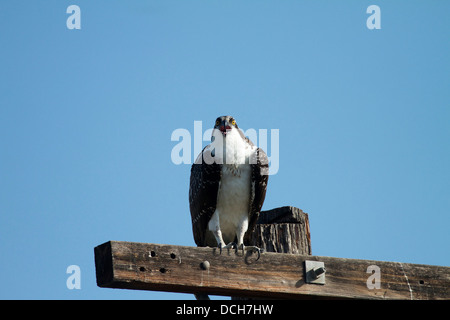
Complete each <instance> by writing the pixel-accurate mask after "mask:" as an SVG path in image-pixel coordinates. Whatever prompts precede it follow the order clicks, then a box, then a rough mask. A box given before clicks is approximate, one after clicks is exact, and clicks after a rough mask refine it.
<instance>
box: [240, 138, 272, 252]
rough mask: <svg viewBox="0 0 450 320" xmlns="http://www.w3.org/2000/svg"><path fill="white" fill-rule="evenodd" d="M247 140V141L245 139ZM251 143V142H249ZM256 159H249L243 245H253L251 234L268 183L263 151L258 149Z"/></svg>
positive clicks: (265, 156)
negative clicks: (249, 199)
mask: <svg viewBox="0 0 450 320" xmlns="http://www.w3.org/2000/svg"><path fill="white" fill-rule="evenodd" d="M247 140H248V139H247ZM250 143H251V142H250ZM255 156H256V159H251V161H250V163H251V166H252V176H251V186H252V190H251V193H250V194H251V195H252V198H253V199H251V201H250V210H249V215H250V216H249V223H248V230H247V232H246V233H245V236H244V243H245V244H247V245H249V244H250V245H253V243H251V242H252V234H253V231H254V229H255V226H256V222H257V221H258V218H259V213H260V212H261V208H262V206H263V203H264V199H265V198H266V190H267V182H268V181H269V159H268V158H267V155H266V153H265V152H264V150H262V149H260V148H258V149H257V150H256V153H255Z"/></svg>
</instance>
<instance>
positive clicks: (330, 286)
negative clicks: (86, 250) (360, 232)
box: [94, 241, 450, 300]
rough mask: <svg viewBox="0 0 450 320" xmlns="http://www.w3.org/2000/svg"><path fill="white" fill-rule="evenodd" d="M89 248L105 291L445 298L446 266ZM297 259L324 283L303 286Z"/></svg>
mask: <svg viewBox="0 0 450 320" xmlns="http://www.w3.org/2000/svg"><path fill="white" fill-rule="evenodd" d="M94 251H95V266H96V275H97V284H98V286H100V287H107V288H122V289H137V290H156V291H169V292H184V293H207V294H214V295H225V296H241V297H261V298H285V299H312V298H325V299H327V298H328V299H331V298H332V299H336V298H337V299H423V300H428V299H450V267H443V266H430V265H419V264H410V263H399V262H384V261H372V260H357V259H343V258H332V257H320V256H306V255H297V254H281V253H269V252H267V253H263V254H262V255H261V257H260V259H259V260H256V258H257V256H256V254H251V253H250V252H248V253H247V254H246V255H245V256H242V253H238V254H236V253H235V252H234V251H233V250H232V251H227V250H224V251H223V252H222V254H219V251H218V250H217V249H216V248H197V247H186V246H174V245H162V244H151V243H134V242H119V241H109V242H106V243H104V244H102V245H99V246H98V247H96V248H95V250H94ZM305 260H308V261H321V262H323V263H324V265H325V269H326V272H325V275H324V277H325V284H323V285H321V284H314V283H306V273H305ZM321 277H323V275H322V276H321ZM378 287H379V288H378Z"/></svg>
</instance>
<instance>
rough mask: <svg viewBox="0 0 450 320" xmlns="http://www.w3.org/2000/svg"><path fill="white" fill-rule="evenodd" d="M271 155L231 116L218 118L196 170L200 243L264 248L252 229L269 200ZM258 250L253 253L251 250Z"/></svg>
mask: <svg viewBox="0 0 450 320" xmlns="http://www.w3.org/2000/svg"><path fill="white" fill-rule="evenodd" d="M268 164H269V163H268V158H267V155H266V153H265V152H264V151H263V150H262V149H260V148H257V147H256V146H255V145H254V144H253V143H252V142H251V141H250V139H248V138H246V137H245V136H244V134H243V133H242V131H241V130H240V129H239V127H238V126H237V124H236V121H235V119H234V118H233V117H231V116H222V117H219V118H217V119H216V122H215V126H214V129H213V131H212V136H211V144H209V145H207V146H206V147H205V148H204V149H203V150H202V152H201V153H200V154H199V156H198V157H197V159H196V161H195V163H194V164H193V165H192V168H191V178H190V185H189V208H190V211H191V218H192V231H193V234H194V240H195V243H196V244H197V246H199V247H205V246H209V247H218V248H219V249H220V252H222V249H223V248H227V249H228V248H233V247H235V249H236V252H237V250H242V251H243V252H244V250H247V249H252V250H255V251H257V252H258V258H259V256H260V250H259V249H258V248H256V247H254V246H250V247H247V248H246V247H245V246H244V243H246V244H249V243H251V236H252V235H251V233H252V231H253V229H254V227H255V225H256V221H257V220H258V216H259V212H260V211H261V207H262V205H263V202H264V198H265V196H266V189H267V181H268V178H269V176H268V171H269V166H268ZM252 252H253V251H252Z"/></svg>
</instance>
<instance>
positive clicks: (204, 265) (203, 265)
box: [200, 261, 210, 270]
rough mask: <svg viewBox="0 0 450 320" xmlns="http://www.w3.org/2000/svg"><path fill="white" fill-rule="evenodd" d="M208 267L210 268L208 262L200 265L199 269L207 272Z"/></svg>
mask: <svg viewBox="0 0 450 320" xmlns="http://www.w3.org/2000/svg"><path fill="white" fill-rule="evenodd" d="M209 266H210V264H209V261H203V262H202V263H200V268H201V269H202V270H208V269H209Z"/></svg>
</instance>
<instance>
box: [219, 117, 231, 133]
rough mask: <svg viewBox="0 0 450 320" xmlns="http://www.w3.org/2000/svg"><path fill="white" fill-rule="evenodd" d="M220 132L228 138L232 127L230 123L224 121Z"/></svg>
mask: <svg viewBox="0 0 450 320" xmlns="http://www.w3.org/2000/svg"><path fill="white" fill-rule="evenodd" d="M219 130H220V132H222V134H223V135H224V136H226V135H227V131H228V130H231V127H230V126H229V124H228V121H226V120H224V121H222V123H221V124H220V126H219Z"/></svg>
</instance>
